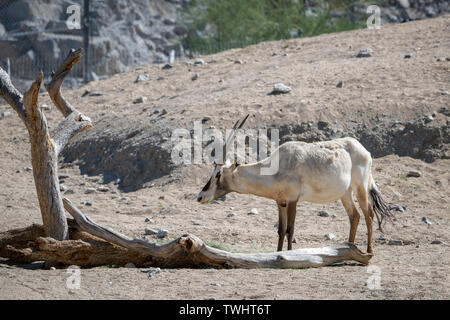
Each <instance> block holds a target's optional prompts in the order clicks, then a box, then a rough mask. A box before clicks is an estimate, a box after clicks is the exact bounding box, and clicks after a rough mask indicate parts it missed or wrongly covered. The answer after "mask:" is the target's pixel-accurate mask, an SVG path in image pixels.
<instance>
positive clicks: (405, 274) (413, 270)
mask: <svg viewBox="0 0 450 320" xmlns="http://www.w3.org/2000/svg"><path fill="white" fill-rule="evenodd" d="M449 34H450V16H444V17H441V18H436V19H430V20H424V21H418V22H411V23H405V24H399V25H389V26H383V27H382V28H381V30H378V31H375V30H359V31H352V32H346V33H338V34H329V35H322V36H319V37H315V38H307V39H296V40H290V41H280V42H269V43H262V44H259V45H256V46H251V47H248V48H245V49H236V50H231V51H227V52H223V53H220V54H217V55H213V56H205V57H202V58H203V59H204V60H205V61H206V64H204V65H201V66H194V65H186V64H185V63H182V62H180V63H176V64H174V68H172V69H170V70H162V69H161V67H162V65H151V66H149V67H146V68H139V69H136V70H135V71H133V72H130V73H124V74H118V75H115V76H113V77H111V78H110V79H108V80H105V81H100V82H96V83H91V84H89V85H87V86H86V87H83V88H81V89H79V90H75V91H65V96H66V97H67V98H68V99H69V101H71V103H73V104H74V105H75V106H76V107H77V108H79V110H80V111H81V112H83V113H85V114H86V115H88V116H90V117H91V118H92V119H93V120H94V126H95V125H96V124H98V126H100V125H101V124H102V123H104V122H105V121H110V123H111V125H112V126H115V123H114V122H116V123H117V126H119V127H120V126H121V125H122V122H123V121H126V120H127V119H128V120H129V119H135V120H142V119H146V118H150V119H151V120H152V122H149V123H152V124H155V125H156V124H157V123H158V122H159V121H161V123H162V126H164V127H167V128H175V127H182V128H188V129H189V128H191V125H192V121H194V120H200V119H202V117H203V115H205V114H208V115H211V116H212V120H211V123H210V124H211V125H215V126H216V127H218V128H221V129H223V128H230V127H231V125H232V123H233V122H234V121H235V119H236V118H238V117H240V116H241V115H242V114H244V113H247V112H248V113H250V114H252V115H255V116H254V117H251V119H250V121H249V123H248V124H247V127H249V128H251V127H257V126H261V124H262V123H264V124H267V125H269V126H272V127H281V126H282V125H288V124H294V125H295V124H298V123H300V122H302V121H306V122H307V121H313V123H317V122H318V121H319V120H322V121H327V122H328V123H330V124H335V121H337V125H338V126H339V128H338V129H339V130H340V131H339V132H338V134H337V135H345V134H346V133H347V132H350V131H351V128H352V127H354V126H356V125H357V124H366V125H367V127H370V128H373V127H385V126H387V124H390V123H392V122H393V121H395V120H398V121H399V122H408V121H415V120H417V119H421V118H423V117H424V116H426V115H431V114H433V113H434V114H435V116H434V120H433V121H432V122H431V123H430V125H437V126H438V127H440V128H443V130H444V131H443V132H444V133H445V132H448V131H446V130H448V111H445V110H448V109H449V107H450V100H449V97H450V96H449V95H448V94H447V95H445V94H442V93H443V91H449V90H450V76H449V67H450V61H449V60H450V39H449V36H448V35H449ZM367 47H370V48H372V49H373V51H374V54H373V56H372V57H370V58H362V59H358V58H355V56H356V54H357V52H358V51H359V50H360V49H363V48H367ZM409 52H410V53H413V56H412V58H410V59H404V55H405V54H406V53H409ZM446 58H447V60H446ZM237 60H240V61H241V62H242V64H241V63H235V61H237ZM143 73H144V74H147V75H149V78H150V79H149V80H148V81H144V82H140V83H134V80H135V79H136V77H137V75H138V74H143ZM195 73H198V74H199V78H198V79H197V80H195V81H193V80H191V78H192V76H193V75H194V74H195ZM161 77H162V78H163V79H161ZM158 79H159V80H158ZM339 81H343V87H342V88H337V87H336V84H337V83H338V82H339ZM276 82H283V83H285V84H286V85H288V86H291V87H292V89H293V90H292V92H291V93H289V94H287V95H268V93H270V91H271V89H272V85H273V84H274V83H276ZM85 90H89V91H91V92H92V91H98V92H101V93H102V96H86V97H82V93H83V92H84V91H85ZM140 96H146V97H147V98H148V100H147V102H146V103H143V104H133V103H132V101H133V100H134V99H135V98H138V97H140ZM40 102H41V103H45V104H47V105H51V103H50V102H49V98H48V96H47V95H45V94H42V95H41V96H40ZM157 108H158V109H166V110H167V115H165V116H164V117H156V116H154V115H153V111H154V110H155V109H157ZM442 108H443V109H442ZM183 110H184V111H183ZM439 110H441V112H440V111H439ZM442 110H444V112H442ZM3 111H12V110H11V108H10V107H9V106H7V105H0V113H1V112H3ZM46 115H47V117H48V120H49V123H50V125H52V126H53V127H54V126H55V125H56V124H57V123H58V122H59V121H60V120H61V118H62V117H61V115H60V114H59V113H58V112H57V111H56V110H55V108H53V109H52V110H51V111H47V112H46ZM161 123H160V124H159V126H161ZM94 130H95V129H94ZM143 130H145V128H143ZM82 138H83V137H80V138H79V139H82ZM444 142H445V141H444ZM446 143H447V144H448V141H447V142H446ZM0 146H1V148H0V149H1V152H0V186H1V187H0V231H5V230H8V229H13V228H19V227H25V226H28V225H30V224H31V223H41V218H40V212H39V208H38V202H37V198H36V192H35V189H34V183H33V178H32V172H30V171H27V170H25V168H26V167H31V161H30V155H29V141H28V137H27V133H26V129H25V127H24V125H23V124H22V123H21V121H20V119H19V118H18V117H17V116H16V115H15V114H12V115H11V116H9V117H6V118H4V119H1V120H0ZM444 146H445V143H444ZM369 151H370V150H369ZM447 151H448V150H444V152H443V153H441V154H440V155H441V156H440V157H441V158H442V159H439V158H437V159H436V160H435V161H433V162H424V161H422V160H420V159H414V158H411V157H408V156H398V155H395V154H392V155H387V156H383V157H379V158H376V159H374V163H373V174H374V178H375V180H376V181H377V183H378V185H379V188H380V189H381V191H382V193H383V195H384V197H385V198H386V200H388V201H389V202H393V203H397V204H400V205H403V206H405V207H406V211H405V212H404V213H397V214H396V221H395V222H394V223H391V224H390V225H388V226H386V227H385V229H386V230H385V235H384V237H385V240H381V239H380V236H381V233H380V232H379V231H375V239H377V240H376V241H375V246H374V250H375V256H374V258H373V259H372V261H371V266H376V267H378V268H379V269H376V270H378V271H379V272H380V273H379V274H380V277H381V278H380V279H381V283H380V284H381V287H380V288H379V289H378V290H371V289H369V288H368V287H367V286H366V280H367V279H368V278H369V277H370V276H371V275H373V274H372V273H370V272H368V271H370V269H368V268H367V267H365V266H361V265H357V264H352V263H348V264H344V265H339V266H334V267H326V268H320V269H305V270H216V269H175V270H170V272H168V271H167V270H164V271H163V272H161V273H159V274H157V276H156V277H155V278H148V276H147V274H146V273H142V272H140V270H139V269H128V268H107V267H102V268H93V269H83V270H81V287H80V289H77V290H69V289H68V288H67V287H66V280H67V278H68V277H69V274H68V273H67V272H66V270H64V269H60V270H44V269H42V265H41V264H39V263H35V264H31V265H14V264H10V263H8V262H7V261H4V260H1V261H0V262H1V263H0V299H15V298H19V299H209V298H215V299H449V298H450V292H449V284H450V283H449V278H448V274H449V263H450V259H449V258H450V254H449V244H450V232H449V228H448V224H449V222H450V221H449V208H448V202H449V192H448V190H449V182H450V160H449V159H448V154H446V153H445V152H447ZM418 158H420V156H418ZM210 170H211V168H210V167H208V166H206V165H190V166H186V167H181V168H178V169H177V170H175V171H173V173H170V174H169V175H165V176H162V177H160V178H158V179H156V180H152V181H151V182H152V183H154V185H149V186H147V187H145V188H140V189H137V190H136V191H132V192H124V190H123V189H120V188H118V186H117V185H114V183H113V182H112V181H111V182H109V183H108V184H107V186H108V187H109V188H110V191H109V192H98V191H97V192H95V193H91V194H85V190H86V189H87V188H88V187H98V186H99V185H101V184H102V182H105V181H104V177H103V176H101V175H97V176H95V175H91V176H83V174H82V173H81V169H80V167H79V166H78V165H77V164H76V162H75V163H67V162H65V163H63V162H62V160H61V170H60V174H68V175H69V178H67V179H65V182H64V184H65V185H66V186H67V187H68V188H70V189H72V190H73V191H74V194H71V195H68V197H69V198H70V199H71V200H72V202H73V203H75V204H76V205H78V206H79V207H80V208H81V209H82V210H83V212H84V213H86V214H87V215H88V216H89V217H91V218H92V219H93V220H95V221H96V222H98V223H100V224H102V225H105V226H108V227H111V228H113V229H114V230H117V231H119V232H121V233H123V234H126V235H128V236H134V237H141V238H146V239H148V240H150V241H156V239H155V238H153V237H152V236H144V232H143V231H144V228H145V227H151V228H155V229H159V228H164V229H167V230H169V238H170V239H174V238H176V237H178V236H180V235H182V234H185V233H193V234H195V235H197V236H199V237H200V238H202V239H203V240H204V241H207V242H210V243H212V244H215V245H220V246H222V247H225V248H227V249H228V250H231V251H233V252H269V251H274V250H275V248H276V241H277V233H276V228H275V227H274V224H275V223H276V222H277V211H276V206H275V204H274V203H273V201H269V200H267V199H261V198H256V197H253V196H249V195H238V194H230V195H228V196H227V197H226V200H225V201H218V202H217V203H214V204H211V205H208V206H205V205H200V204H198V203H197V202H196V200H195V199H196V195H197V193H198V191H199V190H200V189H201V188H202V186H203V184H204V183H205V182H206V180H207V178H208V174H209V172H210ZM410 170H419V171H421V172H422V176H421V177H418V178H409V177H408V178H407V177H406V173H407V172H408V171H410ZM86 202H91V204H92V205H91V206H88V205H85V203H86ZM251 208H257V209H258V211H259V214H258V215H248V214H247V213H248V212H249V211H250V210H251ZM320 210H327V211H328V212H329V213H330V216H329V217H319V216H318V215H317V213H318V211H320ZM231 212H233V213H235V214H236V215H235V216H234V217H227V215H228V214H229V213H231ZM332 214H335V215H336V216H335V217H332V216H331V215H332ZM424 216H425V217H427V219H428V220H429V221H431V222H432V224H431V225H427V224H426V223H424V222H423V221H422V217H424ZM145 218H151V219H152V220H153V222H152V223H147V222H145V221H144V220H145ZM348 229H349V223H348V218H347V215H346V213H345V211H344V209H343V207H342V205H341V204H340V203H339V202H335V203H331V204H329V205H314V204H308V203H299V205H298V215H297V220H296V231H295V237H296V240H297V241H296V243H295V244H294V249H295V248H304V247H320V246H324V245H328V244H331V243H334V242H343V241H345V240H346V238H347V233H348ZM328 233H334V234H335V235H336V239H334V240H332V241H330V240H326V239H325V237H324V236H325V234H328ZM389 240H403V243H404V245H401V246H395V245H388V241H389ZM433 240H440V241H441V242H442V243H440V244H431V242H432V241H433ZM356 244H357V245H358V247H360V248H361V249H363V250H365V247H366V227H365V224H364V221H363V219H362V220H361V223H360V227H359V230H358V234H357V239H356ZM217 284H220V286H218V285H217Z"/></svg>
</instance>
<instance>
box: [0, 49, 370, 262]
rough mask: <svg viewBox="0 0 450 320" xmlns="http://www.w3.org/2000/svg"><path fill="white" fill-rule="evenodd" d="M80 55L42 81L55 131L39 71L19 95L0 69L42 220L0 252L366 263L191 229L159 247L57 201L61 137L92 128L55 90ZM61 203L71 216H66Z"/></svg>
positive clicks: (349, 254) (79, 258)
mask: <svg viewBox="0 0 450 320" xmlns="http://www.w3.org/2000/svg"><path fill="white" fill-rule="evenodd" d="M81 54H82V51H81V49H79V50H71V51H70V53H69V55H68V56H67V58H66V59H65V60H64V62H63V63H62V65H61V66H60V67H59V69H58V70H57V71H56V73H54V74H52V78H51V81H50V83H49V84H47V85H46V86H45V87H46V89H47V91H48V93H49V96H50V98H51V99H52V101H53V103H54V104H55V105H56V107H57V108H58V110H59V111H60V112H61V113H62V114H63V115H64V117H65V119H64V120H63V121H62V122H61V123H60V125H59V126H58V127H57V128H56V129H55V130H54V131H53V132H52V133H50V132H49V130H48V126H47V121H46V118H45V115H44V113H43V112H42V110H41V108H40V107H38V103H37V102H38V101H37V100H38V93H39V89H40V87H41V83H42V79H43V74H42V72H41V73H39V75H38V77H37V79H36V81H35V82H34V83H33V84H32V85H31V88H30V89H29V90H28V91H27V92H26V93H25V94H24V96H22V95H21V94H20V93H19V92H18V91H17V89H16V88H14V86H13V85H12V83H11V80H10V78H9V76H8V74H7V73H6V72H5V71H4V70H3V69H2V68H1V67H0V95H1V96H2V97H3V98H4V99H5V101H6V102H7V103H8V104H10V105H11V106H12V107H13V109H14V110H16V112H17V113H18V115H19V117H20V118H21V119H22V121H23V122H24V123H25V125H26V127H27V129H28V132H29V135H30V143H31V156H32V164H33V173H34V180H35V186H36V190H37V195H38V200H39V205H40V209H41V214H42V220H43V226H40V225H32V226H30V227H27V228H22V229H16V230H9V231H6V232H0V257H3V258H8V259H10V260H12V261H13V262H19V263H29V262H34V261H45V262H47V263H48V265H78V266H82V267H94V266H102V265H119V266H122V265H125V264H126V263H129V262H132V263H134V264H135V265H136V266H160V267H201V266H213V267H219V268H307V267H321V266H326V265H332V264H335V263H339V262H343V261H347V260H353V261H357V262H360V263H362V264H368V262H369V260H370V258H371V257H372V255H369V254H365V253H363V252H361V251H360V250H359V249H358V248H357V247H356V246H355V245H353V244H350V243H343V244H339V245H334V246H330V247H324V248H311V249H298V250H292V251H282V252H274V253H249V254H242V253H231V252H227V251H223V250H219V249H216V248H212V247H210V246H208V245H206V244H205V243H204V242H203V241H202V240H200V239H199V238H198V237H196V236H194V235H183V236H181V237H180V238H178V239H176V240H173V241H171V242H169V243H167V244H162V245H158V244H156V243H150V242H148V241H145V240H142V239H131V238H128V237H126V236H124V235H121V234H119V233H117V232H115V231H113V230H111V229H109V228H106V227H103V226H100V225H98V224H96V223H95V222H94V221H92V220H91V219H90V218H88V217H87V216H85V215H84V214H83V213H82V212H81V211H80V210H79V209H77V208H76V207H75V206H74V205H73V204H72V203H71V202H70V200H68V199H66V198H64V199H62V197H61V193H60V190H59V181H58V174H57V163H58V155H59V153H60V152H61V150H62V149H63V148H64V146H65V145H66V143H67V142H68V141H69V139H70V138H72V137H73V136H75V135H76V134H77V133H79V132H80V131H83V130H85V129H88V128H90V127H91V126H92V125H91V121H90V119H89V118H88V117H86V116H84V115H83V114H81V113H80V112H78V111H77V110H76V109H75V108H74V107H73V106H71V105H70V103H69V102H68V101H67V100H66V99H65V98H64V97H63V96H62V94H61V90H60V89H61V85H62V83H63V81H64V79H65V77H66V76H67V74H68V73H69V72H70V70H71V69H72V67H73V66H74V65H75V64H76V63H77V62H78V61H80V59H81ZM64 209H65V210H67V212H68V213H69V214H70V215H72V217H73V218H74V220H72V219H66V216H65V211H64Z"/></svg>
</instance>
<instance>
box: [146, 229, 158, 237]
mask: <svg viewBox="0 0 450 320" xmlns="http://www.w3.org/2000/svg"><path fill="white" fill-rule="evenodd" d="M144 232H145V234H147V235H154V234H158V231H156V230H153V229H150V228H145V229H144Z"/></svg>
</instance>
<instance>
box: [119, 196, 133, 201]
mask: <svg viewBox="0 0 450 320" xmlns="http://www.w3.org/2000/svg"><path fill="white" fill-rule="evenodd" d="M120 200H123V201H131V199H130V197H122V198H121V199H120Z"/></svg>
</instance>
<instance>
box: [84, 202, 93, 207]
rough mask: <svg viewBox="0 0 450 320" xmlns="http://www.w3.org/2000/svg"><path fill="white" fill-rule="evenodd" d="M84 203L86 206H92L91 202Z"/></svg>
mask: <svg viewBox="0 0 450 320" xmlns="http://www.w3.org/2000/svg"><path fill="white" fill-rule="evenodd" d="M84 205H85V206H88V207H92V202H89V201H86V202H85V203H84Z"/></svg>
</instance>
